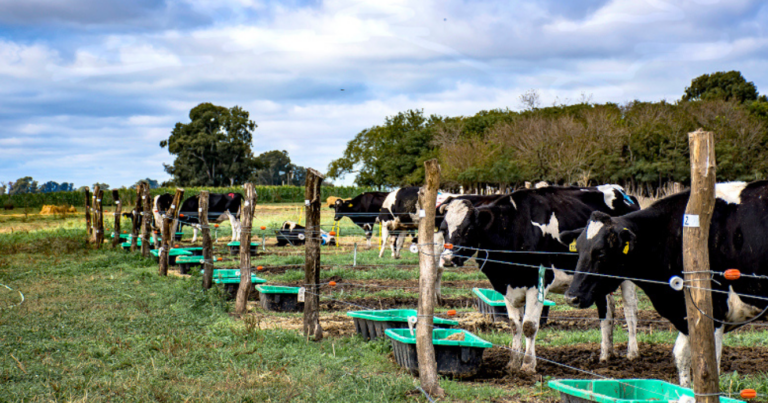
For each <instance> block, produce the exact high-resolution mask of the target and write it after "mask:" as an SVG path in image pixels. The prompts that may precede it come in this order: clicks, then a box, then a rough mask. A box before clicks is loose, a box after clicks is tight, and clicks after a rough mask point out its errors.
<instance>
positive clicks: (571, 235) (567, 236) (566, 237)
mask: <svg viewBox="0 0 768 403" xmlns="http://www.w3.org/2000/svg"><path fill="white" fill-rule="evenodd" d="M582 232H584V228H579V229H575V230H572V231H563V232H561V233H560V243H561V244H563V245H565V246H568V247H570V246H571V245H572V244H574V243H575V242H576V238H578V237H579V235H581V233H582ZM572 249H576V248H575V246H574V247H573V248H572ZM571 252H576V251H575V250H572V251H571Z"/></svg>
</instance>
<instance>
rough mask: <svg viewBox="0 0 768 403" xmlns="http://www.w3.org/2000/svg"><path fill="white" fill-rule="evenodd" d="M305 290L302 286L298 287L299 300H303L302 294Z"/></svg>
mask: <svg viewBox="0 0 768 403" xmlns="http://www.w3.org/2000/svg"><path fill="white" fill-rule="evenodd" d="M306 292H307V290H306V289H305V288H304V287H301V288H299V298H298V301H299V302H304V294H306Z"/></svg>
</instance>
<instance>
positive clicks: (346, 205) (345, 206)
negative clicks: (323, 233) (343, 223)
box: [332, 199, 354, 221]
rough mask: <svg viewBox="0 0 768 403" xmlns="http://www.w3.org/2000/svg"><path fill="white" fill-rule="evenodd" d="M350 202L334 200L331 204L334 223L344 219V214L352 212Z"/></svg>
mask: <svg viewBox="0 0 768 403" xmlns="http://www.w3.org/2000/svg"><path fill="white" fill-rule="evenodd" d="M352 207H354V205H353V204H352V200H344V199H336V201H335V202H334V203H333V207H332V208H333V209H334V210H336V215H334V216H333V220H334V221H339V220H341V219H342V218H344V215H345V213H349V212H351V211H352Z"/></svg>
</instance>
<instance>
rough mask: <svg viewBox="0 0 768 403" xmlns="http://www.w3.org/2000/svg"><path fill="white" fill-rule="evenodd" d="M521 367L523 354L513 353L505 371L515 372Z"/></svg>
mask: <svg viewBox="0 0 768 403" xmlns="http://www.w3.org/2000/svg"><path fill="white" fill-rule="evenodd" d="M521 365H523V354H521V353H519V352H517V351H513V352H512V358H510V359H509V363H507V371H517V370H519V369H520V366H521Z"/></svg>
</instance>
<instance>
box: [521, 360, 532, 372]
mask: <svg viewBox="0 0 768 403" xmlns="http://www.w3.org/2000/svg"><path fill="white" fill-rule="evenodd" d="M520 370H521V371H523V372H527V373H529V374H535V373H536V363H535V362H526V363H523V366H522V367H520Z"/></svg>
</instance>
